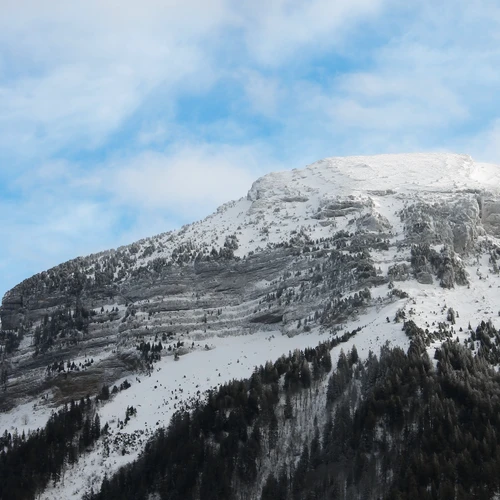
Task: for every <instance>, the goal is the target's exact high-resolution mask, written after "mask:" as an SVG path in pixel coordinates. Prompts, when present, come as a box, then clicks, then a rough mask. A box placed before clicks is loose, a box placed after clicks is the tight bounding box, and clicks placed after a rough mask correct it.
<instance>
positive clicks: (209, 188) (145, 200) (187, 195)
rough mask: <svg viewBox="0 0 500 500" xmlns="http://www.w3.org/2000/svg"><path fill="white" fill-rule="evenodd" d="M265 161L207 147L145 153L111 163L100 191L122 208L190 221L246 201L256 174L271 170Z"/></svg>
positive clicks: (248, 151) (237, 150)
mask: <svg viewBox="0 0 500 500" xmlns="http://www.w3.org/2000/svg"><path fill="white" fill-rule="evenodd" d="M263 157H265V154H263V153H262V152H261V151H259V150H258V148H251V147H230V146H220V147H214V146H209V145H206V144H201V145H196V144H190V145H184V146H182V147H179V148H176V149H175V150H174V151H171V152H170V151H169V152H162V153H161V152H152V151H148V152H143V153H141V154H139V155H137V156H136V157H133V158H128V159H125V160H123V161H120V160H115V161H114V162H112V164H111V165H109V166H108V167H106V168H105V169H103V171H105V172H106V173H105V174H104V175H103V176H101V179H102V186H103V188H104V189H105V190H107V191H108V192H109V193H110V194H111V195H112V196H113V198H114V199H115V200H117V202H118V203H120V204H122V205H125V206H128V207H130V206H134V207H137V209H138V210H141V211H142V210H152V211H157V210H162V211H165V212H168V213H169V214H171V215H174V214H175V216H176V218H178V219H184V220H186V219H188V220H189V219H193V220H194V218H195V217H201V216H203V215H208V212H209V211H211V210H214V209H215V208H216V207H217V206H218V205H220V204H222V203H224V202H226V201H229V200H231V199H237V198H239V197H241V196H244V195H246V193H247V191H248V189H249V188H250V186H251V184H252V182H253V181H254V180H255V178H256V177H257V176H258V174H259V172H260V173H264V172H267V171H269V169H271V168H273V167H272V166H271V165H269V164H267V165H266V164H263V163H262V160H261V158H263ZM273 166H276V165H275V164H274V165H273Z"/></svg>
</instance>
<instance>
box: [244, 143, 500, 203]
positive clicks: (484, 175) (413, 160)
mask: <svg viewBox="0 0 500 500" xmlns="http://www.w3.org/2000/svg"><path fill="white" fill-rule="evenodd" d="M499 184H500V169H499V168H498V166H496V165H489V164H482V163H475V162H474V161H473V159H472V158H471V157H470V156H468V155H459V154H449V153H416V154H385V155H377V156H349V157H331V158H325V159H323V160H320V161H318V162H316V163H313V164H311V165H309V166H308V167H306V168H305V169H300V170H298V169H294V170H291V171H284V172H279V173H271V174H269V175H266V176H264V177H262V178H260V179H258V180H257V181H256V182H255V183H254V184H253V186H252V188H251V189H250V191H249V193H248V199H249V200H251V201H257V200H263V199H266V200H271V199H283V200H285V201H286V200H287V199H290V198H309V197H310V196H311V195H320V196H324V195H329V196H332V195H337V196H346V195H356V194H362V193H369V192H371V191H386V190H393V191H395V192H408V191H413V192H414V191H419V192H425V191H430V192H436V191H438V192H442V191H460V190H464V189H480V190H491V191H496V190H497V186H499Z"/></svg>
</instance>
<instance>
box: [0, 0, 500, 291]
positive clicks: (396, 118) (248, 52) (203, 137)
mask: <svg viewBox="0 0 500 500" xmlns="http://www.w3.org/2000/svg"><path fill="white" fill-rule="evenodd" d="M1 12H2V15H1V16H0V224H1V228H2V231H1V239H0V294H3V292H4V291H6V290H7V289H8V288H10V287H12V286H13V285H15V284H16V283H17V282H19V281H20V280H22V279H24V278H26V277H29V276H31V275H32V274H34V273H36V272H39V271H42V270H44V269H47V268H48V267H51V266H53V265H56V264H58V263H60V262H62V261H64V260H67V259H70V258H73V257H76V256H78V255H85V254H88V253H92V252H96V251H99V250H103V249H106V248H111V247H116V246H119V245H122V244H126V243H130V242H132V241H134V240H136V239H138V238H141V237H144V236H148V235H153V234H156V233H159V232H163V231H167V230H170V229H173V228H176V227H179V226H181V225H182V224H185V223H187V222H191V221H193V220H196V219H199V218H201V217H203V216H205V215H207V214H208V213H210V212H211V211H213V210H214V209H215V208H216V207H217V206H218V205H219V204H221V203H223V202H225V201H227V200H230V199H235V198H238V197H240V196H243V195H245V193H246V191H247V190H248V189H249V187H250V185H251V183H252V181H253V180H255V179H256V178H257V177H259V176H261V175H263V174H264V173H267V172H269V171H273V170H283V169H290V168H296V167H302V166H305V165H306V164H308V163H312V162H313V161H316V160H318V159H321V158H323V157H326V156H338V155H353V154H376V153H387V152H412V151H453V152H460V153H468V154H471V155H472V156H473V157H474V158H475V159H477V160H481V161H489V162H493V163H500V98H499V97H498V94H499V92H498V89H500V71H499V68H500V6H499V4H498V2H497V1H489V0H476V1H474V2H471V1H470V0H469V1H463V0H442V1H440V2H435V1H428V0H418V1H415V2H407V1H403V0H336V1H335V2H332V1H330V0H308V1H301V0H272V1H269V0H266V1H264V0H251V1H250V0H239V1H236V0H234V1H227V0H208V1H207V0H203V1H201V0H183V1H182V2H180V1H176V0H161V1H160V0H143V1H142V2H135V1H134V2H133V1H131V0H121V1H119V2H118V1H116V0H113V1H111V0H88V1H87V2H67V1H62V0H47V1H45V2H39V1H38V0H3V1H2V6H1Z"/></svg>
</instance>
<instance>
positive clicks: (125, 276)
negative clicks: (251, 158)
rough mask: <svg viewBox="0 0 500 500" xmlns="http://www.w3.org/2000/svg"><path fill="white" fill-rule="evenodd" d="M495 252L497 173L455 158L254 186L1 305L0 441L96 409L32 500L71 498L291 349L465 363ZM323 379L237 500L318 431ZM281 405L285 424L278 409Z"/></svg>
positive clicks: (307, 174) (493, 304)
mask: <svg viewBox="0 0 500 500" xmlns="http://www.w3.org/2000/svg"><path fill="white" fill-rule="evenodd" d="M498 237H500V168H499V167H498V166H495V165H489V164H482V163H477V162H474V161H473V160H472V159H471V158H470V157H468V156H464V155H453V154H409V155H380V156H373V157H348V158H328V159H325V160H321V161H319V162H317V163H314V164H312V165H310V166H308V167H306V168H305V169H302V170H292V171H285V172H279V173H272V174H269V175H266V176H264V177H262V178H261V179H258V180H257V181H256V182H255V183H254V184H253V186H252V187H251V189H250V190H249V192H248V195H247V196H246V197H245V198H242V199H240V200H237V201H233V202H229V203H227V204H225V205H223V206H221V207H220V208H219V209H218V210H217V211H216V212H215V213H214V214H212V215H210V216H209V217H207V218H206V219H204V220H203V221H200V222H196V223H194V224H190V225H187V226H184V227H183V228H181V229H180V230H179V231H174V232H170V233H165V234H161V235H158V236H155V237H152V238H147V239H144V240H141V241H138V242H136V243H133V244H132V245H129V246H125V247H121V248H118V249H117V250H110V251H107V252H103V253H100V254H95V255H90V256H88V257H81V258H77V259H74V260H72V261H69V262H66V263H64V264H61V265H60V266H57V267H55V268H52V269H49V270H48V271H45V272H42V273H40V274H37V275H35V276H33V277H31V278H29V279H27V280H25V281H23V282H22V283H20V284H19V285H17V286H16V287H14V288H13V289H12V290H10V291H9V292H7V293H6V295H5V296H4V298H3V301H2V308H1V311H0V316H1V321H2V329H3V330H2V332H1V337H0V338H1V339H2V384H3V386H4V390H3V392H2V393H1V394H0V407H1V408H2V410H3V413H2V414H0V431H1V430H2V427H3V428H5V429H6V430H7V431H8V432H14V430H15V429H17V432H18V433H19V434H20V433H21V432H22V431H23V430H24V431H25V432H28V431H30V430H34V429H36V428H37V427H39V426H43V425H45V423H46V421H47V420H48V418H49V415H50V412H51V411H52V410H53V409H54V408H61V407H62V406H61V405H64V404H65V403H66V404H69V403H70V402H71V401H72V400H75V401H78V400H80V399H81V398H87V395H90V396H91V397H94V396H95V395H99V398H98V401H97V402H95V403H92V405H91V407H92V412H91V413H92V418H94V416H95V414H98V415H99V419H100V422H101V424H102V425H103V426H104V425H105V423H107V424H108V429H107V430H108V434H107V435H106V436H105V437H102V436H96V437H95V440H94V441H95V442H94V441H92V440H90V441H89V442H88V443H86V445H85V446H82V450H81V451H82V455H81V456H80V458H79V459H78V460H74V462H75V463H73V462H71V465H70V466H68V465H67V464H66V465H65V466H64V467H65V468H67V467H69V468H70V470H71V471H72V472H71V473H70V474H68V476H67V477H66V479H65V480H64V473H63V479H60V478H59V479H58V478H57V477H56V479H54V485H53V486H50V487H49V488H48V489H46V491H45V493H43V495H45V497H43V498H52V497H53V498H56V497H60V496H61V494H62V495H63V497H65V498H70V497H71V498H73V497H75V498H79V497H81V495H82V494H83V490H86V491H88V490H90V488H91V487H94V488H98V487H99V485H100V482H101V480H102V478H103V477H104V472H106V474H107V476H111V475H112V473H113V472H115V471H116V470H118V468H119V466H120V465H122V464H125V463H128V462H131V461H132V460H134V459H135V458H137V457H138V455H139V452H140V450H141V449H143V447H144V445H145V443H146V441H147V439H148V437H149V436H151V435H152V434H154V432H155V429H158V428H161V427H162V426H166V425H168V422H169V419H170V417H171V416H172V414H173V413H174V412H175V411H177V410H179V409H183V408H187V407H192V406H193V405H195V404H196V401H198V400H200V398H202V399H203V397H208V401H210V397H209V396H203V395H204V394H205V391H206V390H207V389H210V388H212V387H217V386H218V385H220V384H224V383H225V382H228V381H230V380H232V379H233V378H241V377H251V376H252V373H253V372H254V367H255V366H256V365H259V364H262V365H264V364H265V363H266V362H267V361H272V362H274V361H276V359H278V358H279V357H280V356H281V355H282V354H288V353H290V356H292V353H293V352H294V350H295V349H302V350H304V349H306V348H310V347H315V346H317V345H318V343H319V342H322V343H323V344H322V345H327V346H328V351H329V352H331V357H332V359H333V364H334V365H336V364H337V358H338V357H339V353H340V350H341V349H343V350H345V351H346V352H347V351H350V350H351V349H352V347H353V346H354V345H355V346H356V352H357V355H359V357H360V359H361V360H365V359H367V357H369V352H370V351H374V352H375V353H377V352H378V350H379V348H380V347H384V346H385V345H386V343H387V342H389V344H388V345H389V346H392V347H400V348H403V349H404V350H406V349H408V348H413V349H416V347H415V346H414V344H415V337H416V338H418V339H419V342H420V344H419V345H418V346H417V347H418V349H419V351H418V352H421V353H422V356H423V353H424V351H425V352H426V355H428V356H429V358H433V357H434V355H435V351H436V349H439V348H440V346H441V344H442V343H443V341H446V340H447V339H450V338H453V339H455V338H458V341H459V343H461V344H465V345H468V346H469V347H475V348H476V349H477V350H478V351H479V350H480V349H481V348H482V347H484V346H483V345H482V344H481V340H480V339H476V338H474V339H473V338H472V337H471V331H472V330H471V328H472V326H471V325H474V328H475V326H477V325H480V324H482V322H483V323H484V324H485V325H486V324H488V325H491V327H488V328H490V330H488V331H489V332H490V333H491V332H493V330H492V329H494V322H495V321H496V320H497V318H498V316H499V315H500V311H499V310H498V305H497V298H496V297H497V289H498V287H499V286H500V276H499V274H498V267H497V259H498V257H499V256H500V241H499V239H498ZM403 324H404V325H405V329H404V330H403V329H402V326H403ZM408 325H410V326H408ZM485 328H486V327H485ZM481 331H483V330H481ZM415 332H417V333H415ZM492 338H494V334H493V333H492ZM325 343H326V344H325ZM495 345H496V344H495ZM450 349H451V348H450ZM490 350H491V349H490ZM320 351H321V352H322V353H323V351H324V347H323V348H321V349H320ZM320 351H318V352H320ZM491 351H492V352H493V354H492V353H491V352H490V351H488V352H490V354H489V362H490V363H491V364H492V365H494V364H495V362H498V361H500V360H498V361H496V358H495V356H496V355H495V354H494V351H493V350H491ZM303 352H306V351H303ZM446 352H447V351H446ZM304 356H306V355H305V354H304ZM307 356H309V359H308V363H313V362H314V363H316V362H320V361H317V360H316V358H315V356H316V355H315V354H311V353H310V352H309V354H308V355H307ZM321 356H323V354H322V355H321ZM370 356H371V355H370ZM386 356H387V357H390V356H396V354H394V353H391V354H390V355H389V354H387V355H386ZM294 359H295V358H293V356H292V357H291V358H290V359H289V361H288V364H289V366H293V365H294V363H295V361H293V360H294ZM297 359H298V358H297ZM318 359H319V360H321V359H323V358H322V357H321V358H318ZM386 359H387V358H386ZM315 360H316V361H315ZM301 363H302V364H301V365H300V366H303V360H302V361H301ZM352 366H354V363H351V368H352ZM426 366H427V365H426ZM419 369H420V368H419ZM429 369H430V368H429ZM426 370H428V368H426ZM478 370H479V368H478ZM263 373H264V372H262V374H263ZM286 373H288V372H286V370H285V371H284V372H283V376H285V375H286ZM262 374H261V375H262ZM323 375H324V376H323ZM323 375H322V377H323V378H322V377H319V376H318V378H317V380H315V384H316V389H317V392H316V393H315V394H316V395H315V396H314V395H310V394H309V393H308V394H309V395H308V396H307V397H303V396H300V397H299V396H297V395H295V396H294V398H295V399H294V401H295V402H294V405H295V404H296V405H297V406H294V412H295V418H294V421H295V422H301V424H300V425H298V424H297V426H295V427H294V429H293V431H292V429H291V428H290V425H291V424H290V423H287V422H286V421H287V420H289V419H284V420H282V419H278V420H279V422H278V434H280V436H281V437H280V438H279V443H280V445H282V446H279V447H278V448H279V449H288V448H287V446H291V447H290V450H289V451H288V452H287V453H286V454H285V457H278V456H274V455H273V454H272V453H271V452H270V450H268V451H269V454H268V458H267V459H266V460H264V459H263V462H262V464H261V467H260V468H259V472H258V474H257V473H256V474H257V475H256V476H255V478H256V481H257V482H256V484H257V485H258V488H257V489H252V490H251V491H252V494H251V495H250V496H249V498H260V491H261V490H262V488H263V485H264V483H265V481H266V478H267V473H268V472H269V470H270V468H271V466H275V467H278V466H279V464H280V463H282V462H283V463H285V462H286V463H288V462H290V456H295V455H297V456H298V457H300V455H301V453H302V451H303V446H304V443H309V445H311V443H312V440H313V439H314V432H315V427H316V428H318V427H319V428H321V427H322V426H324V425H325V424H326V422H327V421H328V415H327V413H324V412H323V411H322V410H321V411H320V410H319V409H318V408H319V407H321V408H323V407H324V400H325V398H326V392H327V390H328V386H329V384H330V382H329V380H327V378H325V377H326V374H323ZM387 376H389V375H387ZM391 376H392V375H391ZM299 378H300V377H299ZM360 380H361V379H360ZM125 381H127V383H125ZM363 383H364V382H359V384H358V385H359V386H360V387H361V386H363ZM433 383H436V384H438V383H439V384H441V383H443V384H444V383H445V382H444V381H442V380H441V379H439V380H437V381H436V380H435V381H434V382H433ZM347 385H349V384H346V385H345V387H343V390H347V389H346V387H347ZM113 386H115V387H116V389H113ZM367 387H368V385H367ZM370 390H371V389H370ZM367 391H368V389H367ZM110 392H111V395H110ZM299 393H300V391H299ZM280 398H281V399H280ZM297 398H299V399H300V400H301V401H302V403H300V404H302V406H303V410H304V411H303V412H302V413H301V412H299V411H298V408H299V407H300V405H299V403H297V401H298V399H297ZM304 398H305V399H304ZM279 401H281V403H283V405H282V406H283V408H282V410H283V411H282V413H283V412H284V407H285V394H282V395H281V396H280V397H279V398H278V402H277V403H276V404H281V403H279ZM321 401H323V403H322V402H321ZM360 401H361V399H360ZM89 404H90V399H89ZM259 404H261V403H259ZM353 404H354V403H353ZM131 407H132V408H133V410H134V411H135V412H134V411H132V410H129V408H131ZM82 408H83V409H82V411H84V412H85V411H87V410H85V409H84V408H86V407H83V406H82ZM89 408H90V406H89ZM307 408H309V410H307V411H308V413H306V412H305V409H307ZM355 409H356V405H354V406H353V407H352V408H351V410H352V411H353V412H354V411H355ZM88 411H90V410H88ZM332 411H334V412H335V411H336V410H332ZM75 412H76V410H75ZM278 413H279V412H278ZM75 414H76V413H75ZM314 416H315V417H316V420H317V422H316V425H315V426H314V425H313V424H312V421H313V420H314V418H311V417H314ZM63 417H64V415H63ZM82 425H83V424H82ZM89 425H90V424H89ZM294 425H295V424H294ZM287 426H288V427H287ZM75 432H76V431H75ZM290 436H293V437H294V440H293V441H294V444H293V445H288V444H287V439H285V438H289V437H290ZM89 439H90V438H89ZM287 457H288V458H287ZM297 460H298V458H297ZM297 460H296V461H297ZM287 461H288V462H287ZM64 470H66V469H64ZM268 479H269V478H268ZM271 482H272V481H271ZM266 484H267V483H266ZM367 484H368V483H367ZM240 486H241V488H242V489H244V488H243V485H240ZM247 487H248V486H247ZM259 488H260V489H259ZM249 491H250V490H249ZM61 492H62V493H61ZM359 494H361V493H359ZM381 494H385V490H384V491H382V490H381ZM353 495H354V493H353ZM348 497H349V496H348ZM20 498H22V496H21V497H20ZM352 498H354V496H352Z"/></svg>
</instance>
